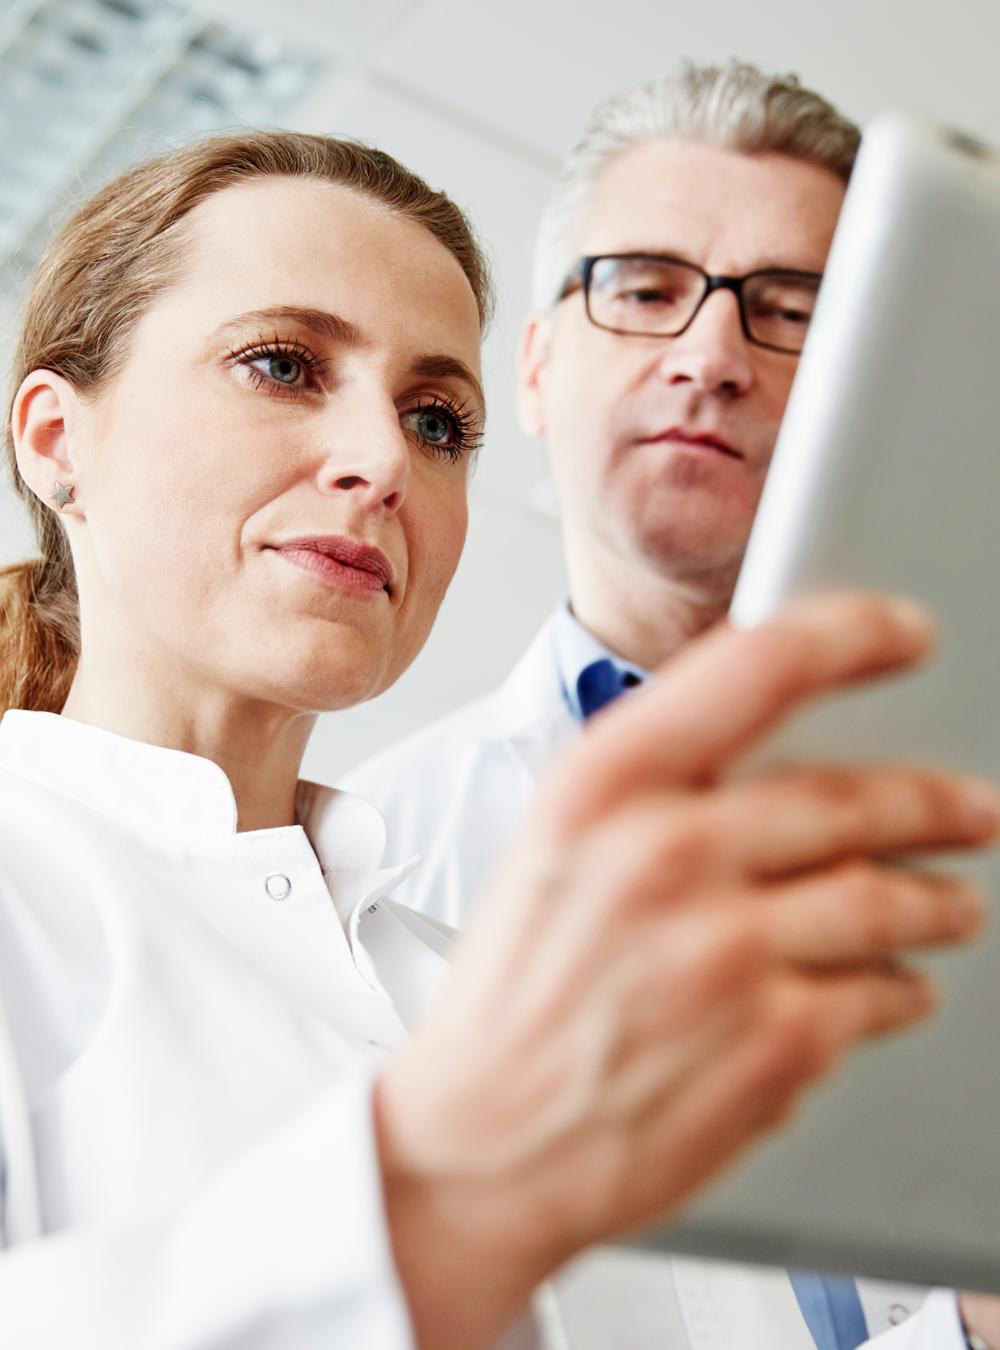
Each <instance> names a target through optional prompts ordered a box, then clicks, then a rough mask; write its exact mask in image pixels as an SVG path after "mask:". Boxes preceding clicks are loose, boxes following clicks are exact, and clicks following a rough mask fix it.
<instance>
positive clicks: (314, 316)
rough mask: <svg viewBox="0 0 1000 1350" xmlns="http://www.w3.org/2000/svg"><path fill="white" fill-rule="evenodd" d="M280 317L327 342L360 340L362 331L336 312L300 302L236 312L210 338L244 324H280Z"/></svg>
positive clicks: (353, 343) (355, 343)
mask: <svg viewBox="0 0 1000 1350" xmlns="http://www.w3.org/2000/svg"><path fill="white" fill-rule="evenodd" d="M283 320H284V321H285V322H286V323H287V322H288V321H289V320H291V321H292V322H293V323H297V324H301V326H302V327H303V328H308V329H310V330H311V331H312V332H313V333H316V334H317V335H318V336H319V337H322V338H326V339H327V340H328V341H330V342H339V343H342V344H344V345H346V346H351V347H353V346H357V344H358V343H359V342H360V341H361V334H360V333H359V331H358V329H357V328H355V326H354V324H352V323H349V322H348V321H347V319H342V318H341V317H340V315H339V314H331V313H330V312H329V311H328V310H325V309H310V308H309V307H308V306H303V305H270V306H268V307H267V308H266V309H251V310H248V311H247V312H246V314H237V315H236V316H235V317H234V318H232V319H227V320H226V321H225V323H222V324H220V325H219V327H218V328H217V329H216V330H215V332H214V333H213V334H212V338H213V339H214V338H220V337H225V336H226V334H227V333H229V332H231V331H233V330H234V329H239V328H245V327H247V325H252V324H258V325H265V324H271V323H281V322H282V321H283Z"/></svg>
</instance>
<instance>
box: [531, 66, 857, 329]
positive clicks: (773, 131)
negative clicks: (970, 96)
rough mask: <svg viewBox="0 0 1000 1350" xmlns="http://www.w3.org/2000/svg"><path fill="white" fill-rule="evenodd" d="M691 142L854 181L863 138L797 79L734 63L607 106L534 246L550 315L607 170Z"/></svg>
mask: <svg viewBox="0 0 1000 1350" xmlns="http://www.w3.org/2000/svg"><path fill="white" fill-rule="evenodd" d="M654 140H687V141H702V142H705V143H707V144H709V145H718V146H722V147H724V148H725V149H728V150H738V151H740V152H742V153H744V154H748V155H754V154H764V153H767V152H771V153H775V154H782V155H790V156H791V157H792V158H794V159H801V160H806V161H807V162H809V163H812V164H820V165H822V166H823V167H824V168H828V169H831V170H832V171H833V172H834V173H835V174H837V176H838V177H840V178H842V179H843V180H844V182H845V183H846V182H847V180H848V179H849V178H850V175H851V169H852V168H853V166H854V159H855V156H856V155H857V152H858V146H859V144H860V142H861V132H860V131H859V129H858V128H857V126H855V124H854V123H853V122H851V121H849V120H848V119H847V118H846V117H844V116H842V115H841V114H840V113H839V112H838V111H837V110H836V108H834V107H833V105H832V104H830V103H828V102H827V101H826V100H825V99H824V98H821V97H820V96H819V94H815V93H813V92H812V90H810V89H804V88H803V87H802V85H801V84H800V83H799V79H798V76H796V75H765V74H764V73H763V72H762V71H760V70H758V69H757V67H756V66H752V65H748V64H747V63H746V62H743V61H730V62H729V64H728V65H725V66H698V65H695V64H693V63H692V62H690V61H685V62H683V63H682V65H681V66H680V68H679V70H678V71H677V73H676V74H673V75H666V76H660V77H659V78H657V79H654V80H648V81H647V82H646V83H644V84H637V85H633V86H632V87H631V88H629V89H624V90H622V91H621V93H618V94H614V95H613V96H612V97H611V98H608V99H606V100H605V101H604V102H603V103H601V104H599V105H598V106H597V108H596V109H595V110H594V112H593V114H592V115H591V119H590V123H589V125H588V126H587V129H586V131H585V132H584V135H583V139H582V140H581V141H580V142H579V144H578V145H577V146H576V148H575V149H574V150H573V151H572V152H571V153H570V155H569V157H568V159H567V160H566V161H565V163H564V164H563V166H562V168H561V170H560V171H559V175H558V177H557V178H556V181H555V185H554V187H553V191H552V195H551V197H550V198H549V203H548V205H547V207H546V208H545V211H544V212H543V214H542V219H541V224H540V227H539V232H538V241H537V244H536V247H535V266H534V277H533V287H532V294H533V302H534V304H535V306H536V307H537V308H538V309H547V308H548V307H549V306H550V305H552V304H553V303H554V302H555V299H556V296H557V294H558V291H559V287H560V285H561V284H562V282H563V280H564V278H565V276H566V273H567V272H568V271H569V269H570V268H571V267H572V265H573V263H574V261H575V258H576V249H577V241H578V239H579V235H580V232H581V230H582V228H583V222H584V218H585V215H586V211H587V207H588V204H589V201H590V195H591V192H592V190H593V188H594V185H595V183H596V182H597V180H598V178H599V177H600V176H601V174H602V173H603V171H604V170H605V168H607V166H608V164H610V162H611V161H612V160H614V159H616V158H617V157H618V156H619V155H621V154H623V153H624V152H625V151H626V150H630V149H631V148H632V147H633V146H635V145H640V144H642V143H643V142H645V141H654Z"/></svg>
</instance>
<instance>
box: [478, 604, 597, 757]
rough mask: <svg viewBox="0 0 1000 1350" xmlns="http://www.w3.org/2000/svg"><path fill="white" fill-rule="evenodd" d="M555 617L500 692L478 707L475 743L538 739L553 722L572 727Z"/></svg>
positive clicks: (541, 630)
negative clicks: (560, 663) (564, 694)
mask: <svg viewBox="0 0 1000 1350" xmlns="http://www.w3.org/2000/svg"><path fill="white" fill-rule="evenodd" d="M560 608H561V606H560ZM556 613H558V610H557V611H556ZM556 613H553V614H550V615H549V617H548V618H547V619H546V620H545V622H544V623H543V624H542V626H541V628H540V629H539V630H538V632H537V633H536V634H535V637H534V639H533V640H532V642H531V645H530V646H529V647H528V650H527V651H526V652H525V653H524V655H523V656H522V657H521V659H520V660H519V661H518V663H517V665H516V666H515V667H514V669H513V670H512V671H511V672H510V674H509V675H508V676H507V678H506V679H505V680H504V682H503V684H502V685H501V686H500V688H499V689H497V691H496V692H495V693H494V694H492V695H491V696H490V697H489V699H488V700H485V701H483V702H480V703H478V704H476V705H475V713H476V716H475V718H474V719H473V724H474V726H475V739H476V740H484V741H501V740H514V741H517V740H521V739H523V738H533V737H535V736H537V734H538V733H539V731H540V730H541V729H543V728H545V727H546V726H547V725H549V724H552V723H553V722H567V723H572V716H571V714H570V711H569V709H568V708H567V706H566V700H565V698H564V697H563V690H562V681H561V679H560V675H559V666H558V662H557V661H556V655H555V646H554V643H555V638H554V628H555V618H556Z"/></svg>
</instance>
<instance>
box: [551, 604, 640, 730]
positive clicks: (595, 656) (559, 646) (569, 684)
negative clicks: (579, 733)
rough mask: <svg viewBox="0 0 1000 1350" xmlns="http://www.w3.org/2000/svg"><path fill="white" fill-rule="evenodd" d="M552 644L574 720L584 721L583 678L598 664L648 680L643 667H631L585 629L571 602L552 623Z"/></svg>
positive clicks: (563, 691) (556, 614)
mask: <svg viewBox="0 0 1000 1350" xmlns="http://www.w3.org/2000/svg"><path fill="white" fill-rule="evenodd" d="M552 645H553V651H554V654H555V661H556V669H557V670H558V672H559V683H560V686H561V688H562V695H563V698H564V699H565V701H566V706H567V708H569V710H570V712H571V713H572V715H573V717H574V718H575V719H576V721H578V722H582V721H583V720H584V713H583V709H582V708H581V706H580V690H579V682H580V676H581V675H582V674H583V672H584V671H585V670H586V669H587V667H588V666H590V665H593V663H594V662H595V661H611V662H612V664H613V665H614V666H615V667H616V669H618V670H619V671H621V673H622V675H623V676H624V675H626V674H631V675H634V676H636V677H637V678H638V679H640V680H644V679H646V677H647V672H646V671H644V670H643V669H642V668H641V666H635V665H632V664H631V663H630V662H628V661H623V660H622V659H621V657H620V656H616V655H615V653H614V652H613V651H611V650H610V649H609V648H608V647H606V646H605V645H604V643H603V642H601V641H600V639H599V638H596V637H595V636H594V635H593V633H591V632H590V631H589V630H588V629H586V628H584V626H583V624H582V623H581V622H580V620H579V619H578V618H577V617H576V615H575V614H574V613H573V611H572V609H571V608H570V602H569V601H568V600H567V601H566V602H565V604H563V605H560V606H559V608H558V609H557V610H556V613H555V618H554V621H553V624H552Z"/></svg>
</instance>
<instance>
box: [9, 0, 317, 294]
mask: <svg viewBox="0 0 1000 1350" xmlns="http://www.w3.org/2000/svg"><path fill="white" fill-rule="evenodd" d="M328 69H329V62H328V61H327V62H326V63H325V65H324V64H321V63H320V62H319V61H317V60H316V59H315V58H314V57H313V56H312V55H307V54H305V53H303V52H300V51H296V50H294V49H290V48H288V47H287V46H285V45H284V44H283V43H282V42H281V41H280V39H277V38H275V37H274V36H273V35H271V34H269V33H266V32H254V31H253V30H252V29H248V28H244V27H241V29H240V31H239V32H236V31H234V30H231V29H229V28H228V27H226V26H225V25H223V24H222V23H220V22H217V21H215V20H212V19H209V18H208V17H206V15H205V14H204V13H203V12H202V11H200V9H199V7H198V6H197V5H195V4H192V3H189V2H184V0H13V2H12V0H0V289H7V290H10V289H16V288H17V286H18V284H19V282H20V280H21V279H22V278H23V276H24V275H25V274H26V273H27V272H28V271H30V268H31V267H32V266H33V264H34V263H35V261H36V260H37V256H38V254H39V253H40V251H41V249H42V248H43V247H44V243H45V241H46V239H47V238H48V237H49V235H50V234H51V232H52V228H53V225H54V223H55V222H56V221H57V219H58V218H59V217H60V216H61V215H62V213H63V211H64V209H65V204H66V200H67V197H68V195H70V194H72V196H74V197H79V196H80V195H81V192H85V191H88V190H90V189H92V188H94V187H96V186H97V185H98V184H99V183H100V182H101V181H103V180H105V179H107V178H109V177H111V176H112V175H113V174H115V173H117V172H118V171H119V170H121V169H122V168H125V167H126V166H127V165H128V164H129V163H133V162H135V161H136V160H138V159H142V158H145V157H146V156H148V155H151V154H157V153H159V152H161V151H163V150H167V149H169V148H171V147H173V146H176V145H180V144H183V143H184V142H186V141H190V140H193V139H196V138H197V137H199V136H202V135H205V134H207V133H211V132H213V131H218V130H222V129H228V128H233V127H236V126H240V125H264V126H267V125H274V124H276V123H280V122H281V120H282V117H283V116H284V115H285V114H287V112H288V111H289V110H290V109H291V108H292V107H293V106H294V104H295V103H296V101H297V100H298V99H300V98H301V97H302V96H303V95H305V94H306V93H307V92H309V90H310V89H311V88H312V87H313V85H314V82H315V81H316V80H317V79H318V78H319V77H320V75H321V74H323V73H326V71H328Z"/></svg>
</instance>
